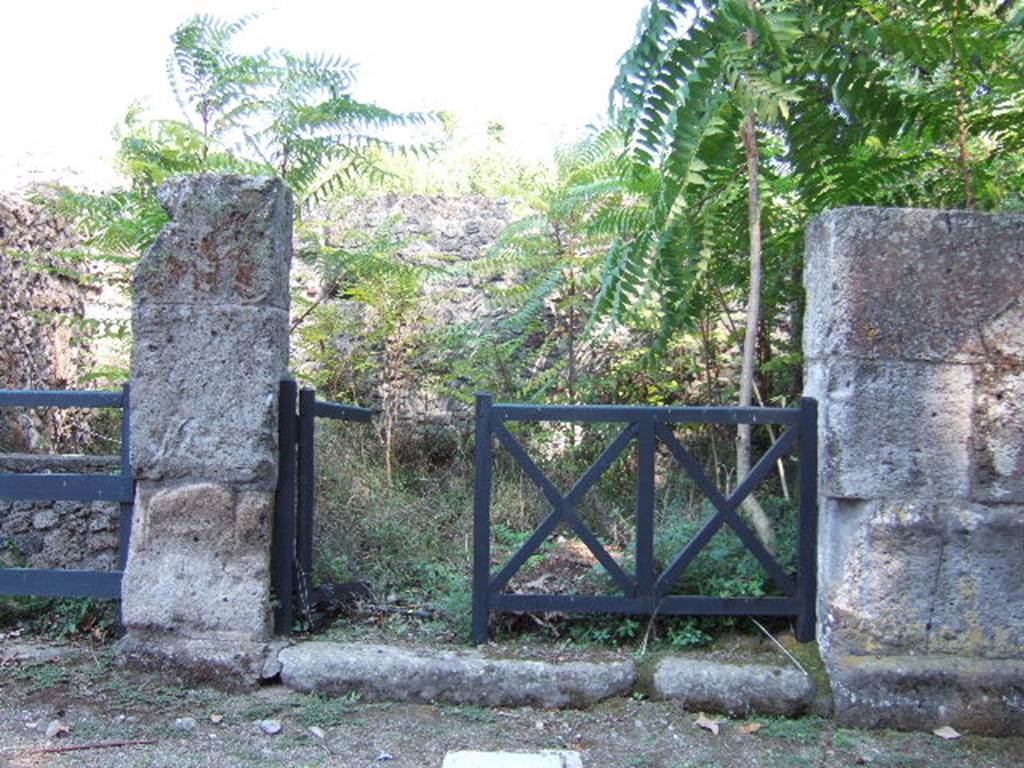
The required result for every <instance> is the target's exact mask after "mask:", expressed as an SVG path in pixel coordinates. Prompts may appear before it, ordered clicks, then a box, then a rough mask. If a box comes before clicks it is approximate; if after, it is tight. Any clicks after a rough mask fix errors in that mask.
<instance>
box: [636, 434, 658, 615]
mask: <svg viewBox="0 0 1024 768" xmlns="http://www.w3.org/2000/svg"><path fill="white" fill-rule="evenodd" d="M638 426H639V442H638V446H639V447H638V454H639V455H638V456H637V476H636V585H637V597H653V596H654V446H655V442H654V422H653V421H652V420H650V419H645V420H643V421H641V422H640V424H639V425H638ZM654 608H655V606H654V605H653V604H652V605H651V610H652V611H653V610H654Z"/></svg>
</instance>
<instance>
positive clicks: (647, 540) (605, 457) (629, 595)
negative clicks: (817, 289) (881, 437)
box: [473, 393, 817, 643]
mask: <svg viewBox="0 0 1024 768" xmlns="http://www.w3.org/2000/svg"><path fill="white" fill-rule="evenodd" d="M523 421H527V422H539V421H547V422H551V421H561V422H579V423H595V422H598V423H619V424H623V425H624V429H623V430H622V431H621V432H620V433H619V435H618V436H617V437H616V438H615V439H614V440H613V441H612V442H611V443H610V444H609V445H608V447H607V448H605V450H604V451H603V453H601V455H600V456H599V457H598V458H597V460H596V461H595V462H594V463H593V464H592V465H591V466H590V468H589V469H587V470H586V472H584V473H583V475H582V476H581V477H580V478H579V479H578V480H577V481H576V482H575V484H574V485H573V486H572V488H570V490H569V491H568V492H567V493H565V494H563V493H562V492H561V491H559V490H558V488H556V487H555V485H554V484H553V483H552V482H551V480H550V479H549V478H548V477H547V476H546V475H545V474H544V472H543V471H542V470H541V469H540V468H539V467H538V466H537V464H536V463H535V462H534V461H533V459H532V458H531V457H530V456H529V454H528V453H527V451H526V449H525V448H524V447H523V445H522V444H521V443H520V442H519V440H518V439H517V438H516V437H515V436H514V435H513V434H512V433H511V432H510V431H509V430H508V428H507V427H506V426H505V424H506V423H507V422H523ZM708 423H712V424H781V425H785V426H786V427H787V429H786V430H785V431H784V432H783V433H782V435H781V436H780V437H779V438H778V440H776V441H775V443H774V444H773V445H772V446H771V448H769V450H768V451H767V452H766V453H765V454H764V456H762V457H761V459H760V460H759V461H758V462H757V464H756V465H755V466H754V467H753V469H751V470H750V473H749V475H748V476H747V477H746V478H744V479H743V480H742V482H740V483H739V484H738V486H737V487H736V489H735V490H734V491H733V492H732V493H731V494H729V495H728V496H726V495H724V494H722V492H721V491H720V490H719V489H718V488H717V487H716V486H715V484H714V483H713V482H712V481H711V480H710V478H708V477H707V475H706V474H705V473H704V471H703V469H702V468H701V467H700V465H699V464H698V463H697V461H696V460H695V459H694V458H693V456H692V455H691V454H690V452H689V451H688V450H687V449H686V448H685V446H683V444H682V443H681V442H680V441H679V440H678V438H677V437H676V436H675V434H674V433H673V431H672V429H671V426H670V425H673V424H708ZM475 437H476V448H475V459H474V471H475V476H476V479H475V487H474V499H473V506H474V513H473V637H474V640H475V641H476V642H478V643H481V642H486V641H487V638H488V634H489V629H488V625H489V621H490V615H491V613H492V612H500V611H507V612H515V611H534V612H543V611H559V612H575V613H616V614H648V615H652V616H653V615H656V614H657V615H719V616H743V615H755V616H757V615H761V616H792V617H795V618H796V620H797V639H798V640H800V641H801V642H807V641H809V640H812V639H813V638H814V625H815V592H816V573H815V569H816V536H817V402H816V401H815V400H814V399H812V398H803V399H802V400H801V401H800V407H799V408H749V407H744V408H738V407H737V408H722V407H714V408H701V407H647V406H619V405H573V406H557V405H519V404H507V403H500V404H496V403H494V402H493V399H492V397H491V396H490V395H489V394H486V393H483V394H478V395H477V398H476V436H475ZM495 440H497V443H498V445H500V446H501V447H502V448H503V449H505V451H506V452H507V453H508V454H509V455H511V456H512V458H513V459H514V460H515V461H516V463H517V464H518V466H519V467H520V468H521V469H522V470H523V472H524V473H525V474H526V476H527V477H529V478H530V480H531V481H532V482H533V483H534V484H535V485H536V486H537V488H538V490H539V491H540V492H541V494H542V495H543V496H544V497H545V499H546V500H547V502H548V503H549V504H550V506H551V513H550V514H549V515H548V516H547V517H546V518H545V519H544V520H543V522H541V524H540V525H539V526H538V527H537V528H536V529H535V530H534V531H533V533H532V534H531V535H530V536H529V538H528V539H527V540H526V542H525V543H524V544H523V545H522V546H521V547H520V548H519V550H518V551H516V552H515V553H514V554H513V555H512V557H511V558H510V559H509V560H508V562H506V563H505V564H504V565H502V566H501V567H500V568H499V569H498V570H497V571H496V572H492V570H491V519H490V517H491V515H490V505H491V486H492V477H493V467H492V463H493V445H492V444H493V442H494V441H495ZM798 441H799V462H800V506H799V514H798V518H799V519H798V530H797V552H796V560H797V567H796V573H795V574H789V573H786V572H785V571H784V570H783V568H782V567H781V566H780V565H779V563H778V562H777V560H776V559H775V557H773V556H772V554H771V553H770V552H768V551H767V549H765V547H764V545H763V544H762V543H761V541H760V539H759V538H758V537H757V536H756V535H755V534H754V532H753V531H752V530H751V529H750V527H749V526H748V525H747V523H746V522H745V521H744V520H743V518H742V517H741V516H740V514H739V509H740V505H741V504H742V502H743V501H744V500H745V499H746V498H747V497H748V496H749V495H750V494H751V492H752V491H753V490H754V488H755V487H756V486H757V484H758V483H759V482H760V481H761V480H762V479H763V478H764V477H765V476H766V475H768V473H769V472H770V471H771V469H772V466H773V465H774V464H775V462H777V461H778V460H779V459H780V458H782V457H783V456H785V455H787V453H789V452H790V451H791V450H792V449H793V446H794V445H795V444H796V443H797V442H798ZM634 442H636V444H637V446H638V449H637V486H636V516H635V517H636V522H635V525H636V544H635V547H636V550H635V553H634V555H635V563H636V565H635V568H634V572H633V573H627V572H626V571H625V569H624V568H623V567H622V566H621V565H620V564H619V562H618V561H617V560H616V559H615V558H613V557H612V556H611V555H610V554H609V552H608V550H607V549H605V548H604V546H603V545H602V544H601V542H600V541H598V539H597V537H596V536H595V535H594V534H593V532H592V531H591V530H590V529H589V528H588V527H587V526H586V524H585V523H584V522H583V521H582V519H581V518H580V517H579V516H578V515H577V513H576V507H577V506H578V504H579V502H580V501H581V500H582V499H583V497H584V495H585V494H586V493H587V492H588V491H589V490H590V489H591V488H593V487H594V485H595V484H596V483H597V482H598V480H599V479H600V478H601V476H602V475H603V474H604V472H605V471H607V470H608V469H609V468H610V467H611V465H612V464H613V463H614V462H615V460H616V459H617V458H618V457H619V456H620V455H621V454H622V453H623V452H624V451H625V450H626V449H627V448H628V447H629V446H630V445H631V444H632V443H634ZM659 444H660V445H662V446H663V447H664V448H665V449H666V450H667V451H668V453H669V454H670V455H671V456H672V457H673V458H674V459H675V461H676V463H677V465H678V466H679V467H680V469H682V470H683V471H684V472H685V473H686V474H687V475H688V476H689V477H690V479H691V480H693V482H694V483H695V484H696V485H697V487H698V488H699V489H700V491H701V492H702V493H703V495H704V497H705V498H706V499H707V501H708V502H709V503H710V504H711V505H712V506H713V507H714V509H715V512H714V514H712V515H711V516H710V517H709V518H708V519H707V520H706V521H705V523H704V525H703V527H702V528H701V529H700V530H699V531H698V532H697V534H696V535H695V536H694V537H693V539H691V540H690V542H689V543H688V544H687V545H686V546H685V547H684V548H683V550H682V551H681V552H679V553H678V554H677V555H676V557H675V558H674V559H673V560H672V561H671V562H670V563H668V564H667V565H665V566H664V567H663V569H662V570H661V572H660V573H658V572H656V567H655V562H654V507H655V499H654V495H655V494H654V492H655V457H656V453H657V447H658V445H659ZM562 525H566V526H568V527H569V528H570V529H571V530H572V531H573V532H574V533H576V535H577V536H578V537H579V538H580V540H581V541H582V542H583V544H584V545H586V547H587V548H588V549H589V550H590V552H591V554H592V555H593V556H594V558H595V559H596V560H597V561H598V562H599V563H600V564H601V566H602V567H603V568H604V569H605V571H606V572H607V573H608V575H609V576H610V577H611V578H612V580H613V582H614V583H615V585H616V587H617V589H618V591H619V593H620V594H618V595H599V596H589V595H543V594H515V593H511V592H508V591H506V589H507V587H508V585H509V583H510V582H511V580H512V578H513V577H514V576H515V575H516V574H517V573H518V572H519V570H520V569H521V568H522V567H523V566H524V565H525V564H526V562H527V561H528V560H529V558H530V557H531V556H533V555H534V554H536V552H537V551H538V549H539V548H540V546H541V544H543V543H544V541H545V540H546V539H547V538H548V537H549V536H551V534H552V533H554V531H555V530H556V529H557V528H558V527H559V526H562ZM725 525H728V526H729V527H730V528H731V529H732V531H733V532H734V533H735V534H736V535H737V537H738V538H739V539H740V541H741V542H742V543H743V546H744V547H745V548H746V550H747V551H748V552H750V553H751V554H752V555H753V556H754V557H755V558H756V559H757V561H758V562H759V563H760V565H761V567H762V568H763V569H764V571H765V573H766V574H767V575H768V576H769V578H770V579H771V580H772V581H773V582H774V583H775V585H776V586H777V587H778V588H779V591H781V592H782V593H783V596H778V597H758V598H746V597H744V598H739V597H716V596H712V595H707V596H705V595H674V594H671V590H672V589H673V585H674V584H675V583H676V582H677V581H678V579H679V578H680V577H681V576H682V574H683V573H684V571H685V570H686V568H687V567H688V566H689V565H690V564H691V563H692V562H693V560H694V559H695V558H696V557H697V555H698V554H700V552H701V551H702V550H703V549H704V547H705V546H707V544H708V543H709V542H710V540H711V538H712V537H713V536H714V535H715V534H716V533H717V532H718V531H719V530H720V529H721V528H722V527H723V526H725Z"/></svg>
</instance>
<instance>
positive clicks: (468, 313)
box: [296, 194, 514, 451]
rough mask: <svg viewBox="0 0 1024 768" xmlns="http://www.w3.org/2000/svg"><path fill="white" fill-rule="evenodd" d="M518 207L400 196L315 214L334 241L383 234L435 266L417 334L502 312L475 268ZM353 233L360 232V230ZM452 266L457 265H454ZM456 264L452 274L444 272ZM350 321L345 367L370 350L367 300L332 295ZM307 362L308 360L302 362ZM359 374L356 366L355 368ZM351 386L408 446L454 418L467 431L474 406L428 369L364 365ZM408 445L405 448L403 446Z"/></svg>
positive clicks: (301, 278) (407, 256) (304, 279)
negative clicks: (434, 383)
mask: <svg viewBox="0 0 1024 768" xmlns="http://www.w3.org/2000/svg"><path fill="white" fill-rule="evenodd" d="M512 207H513V205H512V204H511V203H510V202H508V201H506V200H494V199H490V198H487V197H483V196H480V195H472V196H467V197H448V196H444V195H405V196H403V195H395V194H387V195H382V196H379V197H369V198H353V199H344V200H341V201H339V202H337V203H334V204H332V205H330V206H328V207H324V208H322V209H320V210H318V211H316V212H315V214H314V217H315V218H316V219H318V220H319V223H318V225H317V226H319V227H321V228H322V238H323V241H324V243H325V244H326V245H327V246H328V247H333V248H343V247H359V246H358V244H359V242H362V241H364V240H365V238H366V237H371V236H383V237H386V238H387V239H388V240H389V241H391V242H393V243H395V244H396V246H397V247H396V249H395V258H396V259H397V261H399V262H400V263H404V264H409V265H412V266H416V267H422V268H425V269H427V270H430V269H434V270H436V272H435V273H434V274H433V275H431V277H430V279H427V280H424V281H423V290H422V296H421V298H420V301H419V302H418V308H417V312H416V314H417V317H416V320H415V323H413V324H412V325H414V326H415V328H411V329H410V332H411V333H416V334H419V335H424V334H429V333H431V332H434V333H437V332H440V331H442V330H444V329H445V328H449V327H453V326H456V325H461V324H466V323H469V322H472V321H484V322H493V321H496V320H497V319H498V318H499V317H501V315H502V312H501V310H500V309H499V308H497V307H495V306H494V305H493V303H492V302H491V301H490V300H489V294H488V292H487V290H486V289H485V288H486V286H485V284H486V283H488V282H491V281H493V280H494V277H493V276H489V275H485V274H482V273H481V274H477V273H475V272H474V271H473V269H472V266H473V265H474V264H475V263H477V262H479V261H480V260H481V259H483V258H484V257H485V256H486V255H487V253H488V251H489V249H490V248H491V247H492V246H493V245H494V243H495V242H496V241H497V239H498V236H499V235H500V234H501V232H502V230H503V229H504V228H505V227H506V226H507V225H508V224H509V223H510V222H511V221H512V220H513V218H514V214H513V211H512V210H511V208H512ZM353 233H356V234H355V235H354V234H353ZM453 267H458V269H456V270H452V268H453ZM446 270H452V272H451V273H450V274H451V276H450V277H449V276H446V275H444V274H443V271H446ZM296 273H297V279H298V282H299V283H300V284H302V283H305V287H306V289H307V292H308V293H309V294H310V295H317V294H318V293H319V291H321V290H322V289H323V286H320V285H316V284H314V283H313V281H312V277H311V275H309V274H308V273H304V272H303V271H302V267H301V265H298V269H297V270H296ZM331 301H332V303H334V304H335V305H336V306H338V307H340V308H341V310H342V311H343V313H345V315H346V316H347V317H348V318H349V319H350V321H351V322H350V323H349V325H350V326H351V328H352V329H353V330H352V331H351V332H346V333H343V334H342V335H341V336H339V337H338V338H337V339H336V340H335V349H336V353H337V359H338V362H339V366H340V367H345V366H346V365H347V363H348V361H350V360H351V359H352V358H353V356H354V355H358V354H359V353H360V351H364V352H365V351H366V350H367V349H368V341H367V339H366V338H365V336H364V335H363V334H362V333H361V332H360V329H361V328H362V327H363V326H364V324H365V321H367V319H368V318H367V317H366V316H365V313H366V307H365V305H363V304H361V303H359V302H355V301H347V300H346V299H345V298H344V295H341V296H338V297H336V298H334V299H332V300H331ZM297 363H298V364H299V366H300V367H301V365H302V361H297ZM350 368H351V369H352V371H353V373H354V371H355V367H354V366H350ZM350 389H351V390H352V391H354V392H355V396H356V398H357V399H359V400H360V402H361V404H363V405H367V406H370V407H373V408H377V409H382V410H383V409H384V408H387V409H388V411H389V413H391V414H392V415H393V417H394V418H395V420H396V422H397V429H398V431H399V433H400V435H401V438H400V440H401V441H402V443H403V444H405V448H406V449H407V450H409V451H422V450H427V451H429V450H430V447H431V446H430V445H429V443H430V441H431V440H432V439H440V438H442V435H443V432H444V430H445V429H447V428H450V427H452V426H453V425H455V424H458V425H459V428H460V429H462V427H463V424H462V422H465V421H466V419H468V417H469V413H470V410H469V408H468V407H467V406H466V405H465V404H464V403H462V402H460V401H458V400H456V399H454V398H451V397H448V396H446V395H444V394H439V393H438V392H436V391H435V389H434V388H433V387H431V386H430V385H429V383H428V382H426V381H425V377H424V376H423V375H422V373H421V372H418V371H416V370H414V369H413V368H412V367H410V366H395V367H394V368H393V369H388V370H385V368H384V367H383V366H379V365H377V366H373V368H372V369H371V370H368V371H367V370H362V371H361V372H360V373H359V378H358V380H353V381H351V382H350ZM400 447H401V446H400Z"/></svg>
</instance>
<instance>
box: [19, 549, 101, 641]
mask: <svg viewBox="0 0 1024 768" xmlns="http://www.w3.org/2000/svg"><path fill="white" fill-rule="evenodd" d="M4 562H7V563H9V565H7V566H4V565H3V563H4ZM20 564H22V563H21V562H20V558H14V559H13V560H12V559H7V560H4V558H3V557H2V556H0V567H18V566H19V565H20ZM0 626H17V627H19V628H21V629H22V630H23V631H26V632H29V633H31V634H35V635H41V636H45V637H54V638H62V639H63V638H71V637H92V638H96V639H100V640H103V639H107V638H109V637H111V636H113V635H114V634H115V632H116V631H117V627H118V604H117V601H114V600H93V599H89V598H62V599H53V598H40V597H4V598H0Z"/></svg>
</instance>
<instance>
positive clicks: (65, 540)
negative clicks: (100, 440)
mask: <svg viewBox="0 0 1024 768" xmlns="http://www.w3.org/2000/svg"><path fill="white" fill-rule="evenodd" d="M120 469H121V458H120V457H119V456H40V455H37V454H4V455H0V472H19V473H27V474H36V473H69V474H87V475H88V474H97V475H99V474H110V475H116V474H118V473H119V472H120ZM118 520H119V511H118V505H117V504H116V503H113V502H105V501H96V502H87V501H9V500H6V499H0V562H3V563H5V564H6V565H8V566H19V567H25V568H64V569H78V570H95V571H113V570H116V569H117V546H118Z"/></svg>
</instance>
